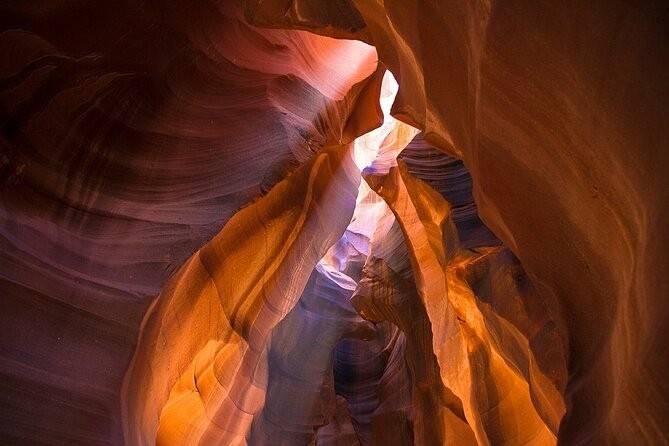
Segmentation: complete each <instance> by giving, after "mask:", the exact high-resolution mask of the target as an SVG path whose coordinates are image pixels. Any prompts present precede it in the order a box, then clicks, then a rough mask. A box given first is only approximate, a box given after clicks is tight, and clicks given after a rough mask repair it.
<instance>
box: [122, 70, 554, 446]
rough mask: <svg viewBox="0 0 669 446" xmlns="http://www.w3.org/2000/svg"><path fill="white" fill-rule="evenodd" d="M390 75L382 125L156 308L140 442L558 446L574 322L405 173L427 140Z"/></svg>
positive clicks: (290, 188)
mask: <svg viewBox="0 0 669 446" xmlns="http://www.w3.org/2000/svg"><path fill="white" fill-rule="evenodd" d="M378 73H379V76H378V81H380V85H379V87H378V88H377V89H376V91H378V92H379V94H380V98H379V100H378V102H379V104H380V112H381V117H382V121H381V123H380V124H381V125H380V126H379V127H377V128H376V129H374V130H372V131H371V132H368V133H365V134H364V135H362V136H360V137H358V138H356V139H355V140H353V141H352V142H351V143H349V144H347V145H341V146H332V147H329V148H327V149H326V150H323V151H321V152H320V154H318V155H316V156H315V157H314V158H313V159H312V160H311V161H310V162H308V163H307V164H305V165H303V166H301V167H299V168H297V170H295V171H294V172H292V173H291V174H289V175H288V177H287V178H286V179H285V180H283V181H279V182H278V183H277V184H276V185H275V186H274V188H272V189H270V190H268V193H267V195H266V196H265V197H263V198H262V199H260V200H259V201H257V202H256V203H254V204H252V205H250V206H249V207H247V208H245V209H243V210H242V211H240V212H239V213H237V214H236V215H235V216H233V217H232V219H231V221H230V222H229V223H228V224H227V225H226V226H225V227H224V228H223V229H222V231H221V232H220V233H219V234H218V235H217V236H216V237H215V238H214V239H213V240H212V241H211V242H209V243H208V244H207V245H205V246H204V247H203V248H202V249H200V250H199V252H198V253H196V255H195V256H194V257H192V258H191V260H190V261H188V262H187V264H186V266H185V267H184V268H182V270H181V271H180V272H179V273H178V274H177V276H176V277H175V278H173V279H172V280H171V282H170V285H168V287H167V289H166V290H164V291H163V293H162V294H161V295H160V296H159V298H158V299H157V300H156V303H155V307H154V308H153V309H152V310H150V313H149V314H148V315H147V319H146V321H145V323H144V324H143V329H142V332H141V335H140V342H139V345H138V348H137V352H136V354H135V358H134V359H133V362H132V363H131V367H130V369H129V370H128V374H127V375H126V382H125V384H124V394H123V399H124V422H125V426H126V441H128V442H130V443H132V444H153V442H154V441H155V442H157V443H158V444H229V445H238V444H239V445H242V444H252V445H297V444H313V443H316V444H321V445H328V444H331V445H337V444H342V442H344V443H345V444H353V445H371V444H419V445H433V444H447V443H450V442H457V443H458V444H500V443H503V442H505V441H513V442H517V443H518V444H523V443H528V442H535V443H536V444H555V443H556V435H557V428H558V423H559V421H560V419H561V417H562V415H563V414H564V410H565V406H564V401H563V397H562V392H563V386H564V382H565V380H566V378H565V376H566V358H565V357H564V355H561V354H560V352H563V351H564V346H563V342H564V341H563V340H562V339H561V338H560V335H559V333H558V332H557V330H556V326H557V325H556V323H555V322H554V321H553V319H552V317H551V315H550V313H549V311H548V308H547V306H546V305H543V304H542V302H541V300H540V297H539V296H538V295H537V294H536V292H534V291H533V287H532V285H531V283H529V279H527V278H526V277H523V276H524V273H523V272H522V268H521V267H520V265H519V263H518V262H517V260H515V257H514V256H513V255H512V254H510V253H509V252H508V250H507V249H506V248H504V247H503V246H477V248H476V249H475V250H474V249H466V250H464V249H462V248H461V246H460V242H459V236H458V232H457V229H456V226H455V224H454V223H453V220H452V218H451V215H450V207H451V206H450V204H449V203H447V202H446V201H445V199H444V198H443V197H442V195H441V194H440V193H439V192H438V191H437V190H435V189H433V188H431V187H430V186H429V185H428V184H426V183H424V182H422V181H421V180H419V179H417V178H415V177H413V176H412V175H411V174H410V173H409V171H408V169H407V167H406V164H404V163H403V162H401V161H400V163H399V164H398V162H397V160H396V158H397V156H398V154H399V153H400V152H401V151H402V150H403V149H404V148H405V147H406V146H407V145H408V144H409V143H410V142H411V141H412V140H413V139H414V137H415V136H416V134H417V133H418V130H417V129H415V128H413V127H411V126H409V125H408V124H405V123H403V122H401V121H399V120H397V119H395V118H393V117H392V116H391V115H390V111H391V106H392V104H393V103H394V100H395V96H396V94H397V91H398V84H397V82H396V81H395V79H394V77H393V76H392V74H391V73H390V72H388V71H385V72H384V71H378ZM415 150H417V151H418V152H419V153H420V151H421V150H427V149H426V148H425V147H422V148H418V149H415ZM305 183H306V184H305ZM240 231H241V235H242V237H241V238H240ZM497 245H498V243H497ZM251 259H252V260H251ZM490 259H494V260H492V261H491V260H490ZM505 270H513V275H511V273H510V272H508V271H505ZM493 273H494V274H495V283H494V284H493V285H492V288H491V289H485V288H484V289H483V292H482V294H481V295H477V294H475V292H474V291H473V289H472V288H475V285H472V284H477V282H478V281H480V280H486V279H488V280H489V275H490V274H493ZM505 281H508V283H504V282H505ZM491 306H492V307H493V308H494V307H495V306H497V307H502V308H504V309H506V308H509V309H510V308H513V310H514V312H515V314H504V312H503V311H499V310H498V311H497V312H495V311H490V309H489V307H491ZM537 334H540V336H539V338H537ZM532 342H534V344H535V345H532ZM539 347H540V348H541V349H542V350H544V351H546V350H547V351H551V352H554V353H555V354H554V355H553V356H552V357H550V358H548V361H546V359H545V358H542V357H540V356H539V355H537V354H535V350H537V349H538V348H539ZM391 358H392V361H391ZM545 371H550V373H546V372H545ZM335 415H338V416H335Z"/></svg>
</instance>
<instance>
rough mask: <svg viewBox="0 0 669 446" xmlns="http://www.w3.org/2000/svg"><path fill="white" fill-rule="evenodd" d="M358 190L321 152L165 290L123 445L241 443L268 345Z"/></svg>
mask: <svg viewBox="0 0 669 446" xmlns="http://www.w3.org/2000/svg"><path fill="white" fill-rule="evenodd" d="M359 179H360V177H359V171H358V170H357V168H356V166H355V164H354V163H353V159H352V157H351V154H350V150H348V149H346V148H331V149H328V150H325V151H323V152H322V153H320V154H319V155H317V156H316V157H314V159H313V160H312V161H311V162H310V163H308V164H306V165H305V166H303V167H302V168H300V169H298V170H297V171H296V172H295V173H294V174H293V175H292V176H290V177H289V178H288V179H287V180H286V181H284V182H281V183H279V184H278V185H277V186H276V187H275V188H274V189H273V190H272V191H270V193H269V194H268V195H267V196H266V197H264V198H263V199H261V200H259V201H258V202H256V203H254V204H252V205H250V206H249V207H247V208H245V209H243V210H242V211H240V212H239V213H238V214H236V215H235V217H233V218H232V219H231V220H230V222H229V223H228V224H227V225H226V226H225V227H224V228H223V230H222V231H221V232H220V233H219V234H218V235H217V236H216V237H214V239H212V241H211V242H209V243H208V244H206V245H205V246H204V247H203V248H202V249H201V250H199V251H198V252H197V253H196V254H195V255H194V256H193V257H192V258H191V259H190V260H189V261H188V262H187V263H186V265H185V266H184V267H183V268H182V269H181V270H180V272H179V273H178V274H177V275H176V276H175V277H174V278H173V279H172V280H171V281H170V284H169V285H168V287H167V288H166V289H165V291H164V292H163V293H162V294H161V296H160V297H159V298H158V299H157V300H156V303H155V305H154V307H153V308H152V310H151V313H150V315H149V316H148V318H147V319H146V321H145V323H144V325H143V329H142V337H141V339H140V342H139V345H138V349H137V351H136V353H135V358H134V359H133V362H132V364H131V367H130V369H129V370H128V374H127V376H126V380H125V384H124V393H123V405H124V420H125V422H126V425H125V435H126V441H127V442H129V443H133V444H153V442H156V441H157V442H158V443H164V444H174V443H197V442H198V441H205V442H206V441H216V442H225V443H227V444H243V443H244V441H245V434H246V431H247V430H248V427H249V426H250V423H251V421H252V417H253V414H254V413H255V412H257V411H258V410H259V409H260V408H261V407H262V405H263V401H264V399H265V392H266V390H267V342H268V335H269V333H270V331H271V330H272V329H273V328H274V326H275V325H276V324H277V323H278V322H279V321H280V320H281V319H283V318H284V317H285V316H286V314H288V312H289V311H290V310H291V309H292V307H293V306H294V305H295V302H296V301H297V299H298V298H299V297H300V295H301V293H302V291H303V289H304V287H305V285H306V283H307V280H308V278H309V276H310V275H311V272H312V270H313V269H314V267H315V266H316V263H317V262H318V261H319V260H320V258H321V257H323V255H324V254H325V252H326V251H327V250H328V249H329V248H330V246H331V245H332V244H333V243H334V242H335V241H336V239H337V238H339V236H340V235H341V234H342V233H343V231H344V229H345V228H346V226H347V225H348V223H349V221H350V219H351V216H352V213H353V208H354V206H355V196H356V194H357V188H358V184H359ZM207 439H209V440H207Z"/></svg>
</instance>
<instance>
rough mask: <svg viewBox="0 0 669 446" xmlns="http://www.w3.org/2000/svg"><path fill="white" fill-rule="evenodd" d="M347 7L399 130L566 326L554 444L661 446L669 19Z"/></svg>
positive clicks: (603, 8)
mask: <svg viewBox="0 0 669 446" xmlns="http://www.w3.org/2000/svg"><path fill="white" fill-rule="evenodd" d="M251 3H253V4H254V5H255V3H257V2H251ZM264 3H265V2H263V4H264ZM273 3H275V4H277V3H280V2H273ZM292 3H293V4H294V5H293V9H296V10H299V9H300V7H299V5H295V4H296V3H312V2H292ZM348 6H349V7H351V8H356V9H357V11H358V13H359V14H360V15H361V17H362V19H363V20H364V22H365V23H366V25H367V27H366V28H365V30H364V31H363V32H362V33H363V34H364V38H365V40H366V41H368V42H370V43H373V44H374V45H375V46H376V48H377V51H378V52H379V58H380V59H381V60H382V61H383V62H384V63H385V64H386V65H387V66H388V67H389V69H390V70H391V71H393V73H394V74H395V76H396V77H397V79H398V81H399V83H400V84H401V86H402V88H401V89H400V92H399V94H398V100H397V101H396V104H395V106H394V111H395V115H396V116H398V117H400V118H401V119H404V120H406V121H408V122H411V123H414V125H416V126H417V127H421V128H423V129H424V130H425V131H426V139H427V140H428V141H431V142H432V143H434V144H435V145H437V146H438V147H440V148H441V149H444V150H446V151H448V152H450V153H452V154H455V155H457V156H458V157H460V158H462V159H463V160H464V162H465V165H466V166H467V167H468V169H469V171H470V172H471V174H472V177H473V181H474V190H475V196H476V202H477V204H478V206H479V210H480V213H481V216H482V218H483V220H484V221H485V222H486V223H487V224H488V225H489V226H490V227H491V228H492V229H493V231H494V232H495V234H497V236H499V237H500V239H501V240H502V241H503V242H504V243H505V244H506V245H507V246H509V248H510V249H512V250H513V252H514V253H515V254H516V255H517V256H518V257H519V258H520V260H521V261H522V263H523V266H524V267H525V268H526V270H527V271H528V275H529V277H531V279H532V281H533V283H534V284H535V285H536V287H537V291H538V293H539V294H541V295H542V296H544V300H545V302H546V303H547V305H549V306H550V307H551V308H553V310H554V311H557V312H561V313H562V314H563V315H564V320H565V323H566V327H565V330H566V332H567V335H568V341H569V342H568V349H569V350H568V351H569V381H568V383H567V388H566V396H567V407H568V411H567V414H566V417H565V418H564V420H563V421H562V422H561V425H560V431H559V438H560V441H561V442H562V443H564V444H569V445H572V444H639V443H642V444H664V443H666V442H668V441H669V434H668V433H667V429H666V427H665V426H666V420H667V419H669V398H668V396H669V387H668V385H667V381H666V379H663V376H664V372H663V371H664V370H665V369H666V368H667V362H668V355H666V353H664V350H663V347H662V342H663V341H662V339H664V338H665V337H666V335H667V332H668V330H669V328H668V326H667V320H668V319H667V316H668V313H667V312H668V310H667V306H666V304H665V298H666V296H667V292H668V286H667V285H668V279H667V276H666V273H665V272H666V270H667V262H666V260H665V259H664V258H665V256H664V255H663V254H662V253H663V252H665V251H666V250H667V248H668V247H669V239H668V238H667V236H666V234H667V231H666V230H665V226H666V219H667V209H668V207H667V204H666V203H667V202H668V201H667V198H668V197H667V193H668V192H669V188H667V187H666V179H665V178H666V173H667V169H666V166H668V165H669V163H668V162H667V161H668V160H667V152H666V150H663V149H662V148H663V147H666V145H667V140H668V139H667V131H666V126H665V125H663V115H664V113H665V110H666V98H667V79H666V76H664V74H663V73H664V71H666V67H667V51H666V41H667V34H666V27H665V26H663V23H664V22H665V21H666V20H667V14H668V11H667V7H666V4H664V3H663V2H644V4H643V5H635V6H632V5H629V4H624V3H622V2H614V3H611V2H594V3H593V2H590V3H588V4H587V5H586V4H575V3H574V4H556V3H553V2H543V1H540V2H533V3H532V4H531V5H529V4H525V3H522V2H514V1H503V0H497V1H490V2H464V3H458V4H455V3H450V4H443V3H442V2H421V3H420V4H418V3H412V4H411V5H407V4H406V2H400V1H384V2H375V1H370V2H368V1H355V0H352V1H351V2H348ZM258 8H260V9H261V12H263V11H262V7H261V6H259V7H258ZM313 9H315V8H314V7H313V6H312V10H313ZM270 13H271V11H270V10H266V11H264V14H265V15H264V16H263V15H262V14H259V15H260V16H261V17H262V20H263V21H264V22H268V21H272V20H271V19H268V18H267V16H268V15H269V14H270ZM347 14H350V13H347ZM277 22H279V20H278V19H277ZM334 22H335V20H332V19H330V20H328V23H334ZM323 23H324V22H323V20H314V21H313V22H312V24H313V26H314V30H315V31H316V32H320V33H324V34H328V33H330V30H329V28H328V27H324V26H323ZM349 23H352V22H349ZM299 25H300V26H304V23H300V24H299ZM351 28H352V27H351V26H350V25H348V26H345V27H342V29H347V30H351ZM356 34H360V32H357V31H356V32H355V33H351V34H350V35H351V36H352V37H354V36H355V35H356Z"/></svg>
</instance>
